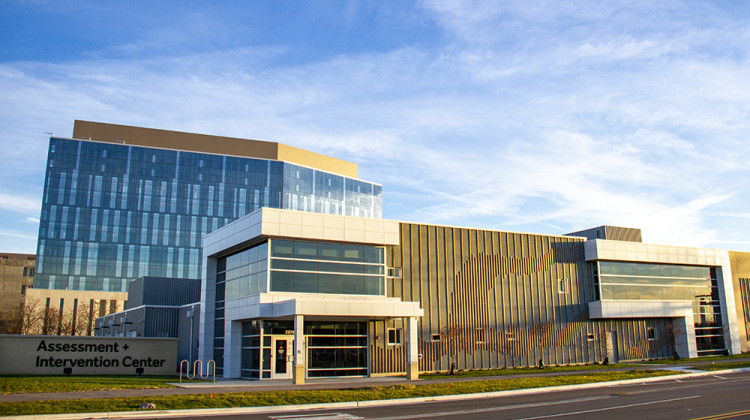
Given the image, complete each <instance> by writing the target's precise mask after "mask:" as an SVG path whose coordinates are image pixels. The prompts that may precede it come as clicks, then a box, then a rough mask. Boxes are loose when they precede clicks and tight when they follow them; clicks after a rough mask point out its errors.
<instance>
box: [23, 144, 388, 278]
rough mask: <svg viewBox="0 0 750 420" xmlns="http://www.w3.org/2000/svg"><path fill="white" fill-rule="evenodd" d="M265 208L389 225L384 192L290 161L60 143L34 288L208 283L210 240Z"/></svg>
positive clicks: (49, 177)
mask: <svg viewBox="0 0 750 420" xmlns="http://www.w3.org/2000/svg"><path fill="white" fill-rule="evenodd" d="M261 207H271V208H278V209H280V208H284V209H291V210H303V211H311V212H319V213H328V214H340V215H355V216H360V217H372V218H380V217H381V213H382V211H381V207H382V187H381V186H379V185H377V184H372V183H369V182H366V181H360V180H355V179H351V178H346V177H343V176H340V175H335V174H330V173H325V172H322V171H318V170H315V169H310V168H304V167H300V166H297V165H292V164H288V163H285V162H280V161H273V160H265V159H254V158H242V157H234V156H222V155H213V154H205V153H195V152H186V151H177V150H166V149H154V148H149V147H139V146H129V145H123V144H113V143H99V142H95V141H80V140H69V139H59V138H51V139H50V145H49V153H48V156H47V173H46V176H45V181H44V195H43V199H42V212H41V217H40V224H39V242H38V247H37V262H36V264H37V265H36V267H37V272H36V275H35V278H34V287H36V288H43V289H69V290H97V291H113V292H123V291H126V290H127V284H128V282H130V281H132V280H134V279H136V278H139V277H143V276H154V277H171V278H192V279H198V278H200V273H201V259H200V251H201V238H202V237H203V236H204V235H206V234H208V233H210V232H213V231H215V230H216V229H218V228H220V227H222V226H224V225H226V224H227V223H230V222H232V221H234V220H236V219H238V218H240V217H243V216H245V215H247V214H250V213H252V212H253V211H255V210H258V209H260V208H261Z"/></svg>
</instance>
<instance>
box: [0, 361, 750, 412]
mask: <svg viewBox="0 0 750 420" xmlns="http://www.w3.org/2000/svg"><path fill="white" fill-rule="evenodd" d="M732 362H750V357H748V358H741V359H730V360H722V361H717V362H712V361H686V362H685V363H680V364H651V363H648V364H647V363H643V364H636V363H633V364H628V365H629V366H623V367H617V368H610V369H591V370H576V371H568V372H551V371H545V370H543V369H540V370H539V371H538V372H534V373H524V374H518V375H499V376H473V377H468V376H461V375H460V373H459V374H458V375H456V376H453V377H445V378H437V379H428V380H417V381H407V380H406V378H403V377H381V378H331V379H328V378H326V379H308V380H307V383H306V384H304V385H293V384H292V382H291V380H268V381H244V380H234V379H230V380H217V381H216V383H213V382H209V381H206V382H184V383H182V384H179V383H174V385H176V386H177V388H154V389H129V390H128V389H126V390H102V391H73V392H44V393H29V394H4V395H0V402H9V401H43V400H75V399H84V398H125V397H155V396H162V395H191V394H219V393H231V392H259V391H281V390H304V389H350V388H364V387H369V386H388V385H405V384H414V385H416V384H437V383H450V382H469V381H486V380H504V379H515V378H533V377H542V376H568V375H583V374H590V373H597V372H627V371H632V370H643V369H665V370H677V371H686V372H694V371H692V370H690V369H689V367H690V366H695V365H706V364H712V363H732Z"/></svg>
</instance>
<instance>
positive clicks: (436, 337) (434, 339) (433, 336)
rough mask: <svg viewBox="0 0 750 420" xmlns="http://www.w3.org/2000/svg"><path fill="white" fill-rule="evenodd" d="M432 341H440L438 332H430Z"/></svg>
mask: <svg viewBox="0 0 750 420" xmlns="http://www.w3.org/2000/svg"><path fill="white" fill-rule="evenodd" d="M432 341H440V334H432Z"/></svg>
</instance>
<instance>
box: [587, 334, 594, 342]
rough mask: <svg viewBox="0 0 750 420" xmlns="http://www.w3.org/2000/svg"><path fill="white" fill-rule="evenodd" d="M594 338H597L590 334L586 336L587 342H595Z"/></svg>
mask: <svg viewBox="0 0 750 420" xmlns="http://www.w3.org/2000/svg"><path fill="white" fill-rule="evenodd" d="M594 337H595V336H594V334H588V335H587V336H586V340H587V341H594Z"/></svg>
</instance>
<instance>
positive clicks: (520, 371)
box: [419, 363, 633, 379]
mask: <svg viewBox="0 0 750 420" xmlns="http://www.w3.org/2000/svg"><path fill="white" fill-rule="evenodd" d="M632 367H633V365H630V364H622V363H619V364H618V363H611V364H608V365H599V364H596V365H595V364H591V365H574V366H545V367H544V369H539V368H535V367H526V368H511V369H493V370H463V371H460V372H456V374H455V375H449V374H447V373H442V372H441V373H426V374H420V375H419V378H420V379H437V378H455V377H464V378H474V377H481V376H506V375H524V374H529V373H549V372H572V371H580V370H606V369H617V368H632Z"/></svg>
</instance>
